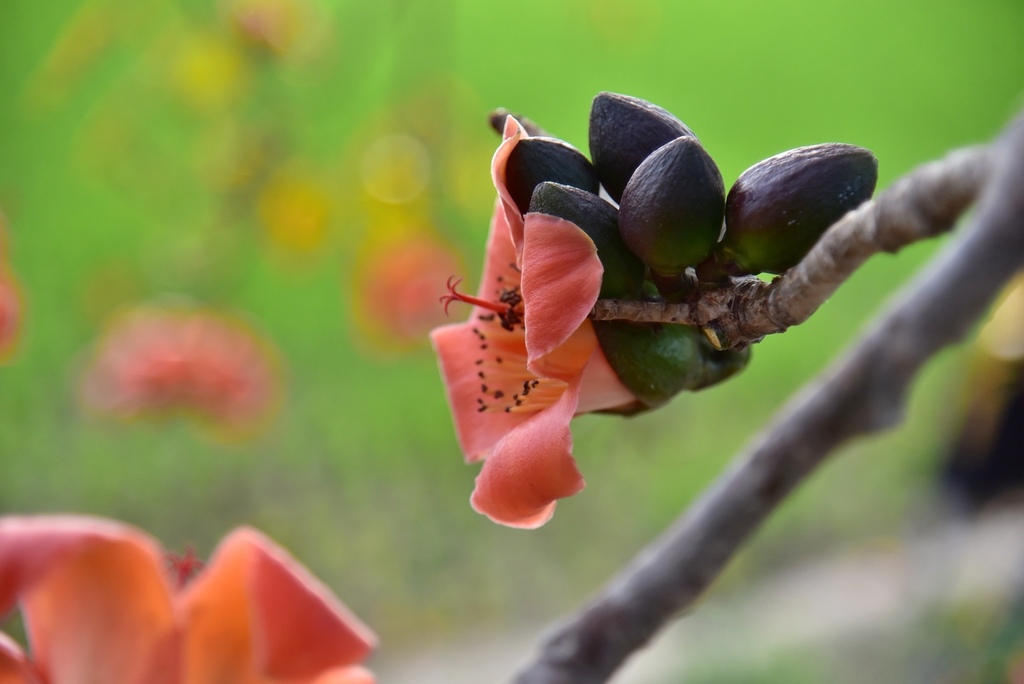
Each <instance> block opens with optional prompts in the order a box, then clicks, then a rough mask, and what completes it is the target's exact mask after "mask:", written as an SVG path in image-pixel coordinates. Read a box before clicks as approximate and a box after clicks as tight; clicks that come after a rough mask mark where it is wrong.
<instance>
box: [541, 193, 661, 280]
mask: <svg viewBox="0 0 1024 684" xmlns="http://www.w3.org/2000/svg"><path fill="white" fill-rule="evenodd" d="M530 211H531V212H537V213H541V214H547V215H548V216H557V217H558V218H562V219H565V220H566V221H570V222H572V223H575V224H576V225H577V226H579V227H580V229H581V230H582V231H583V232H584V233H586V234H587V235H588V236H589V237H590V239H591V240H593V241H594V246H595V247H597V257H598V258H599V259H600V260H601V265H602V266H604V275H603V276H602V278H601V293H600V295H599V296H600V297H601V298H602V299H610V298H611V299H614V298H618V299H634V298H637V297H639V296H640V294H641V291H642V289H643V284H644V275H645V274H646V271H647V269H646V268H645V267H644V264H643V262H642V261H640V260H639V259H637V258H636V257H635V256H634V255H633V253H632V252H630V251H629V249H628V248H627V247H626V245H625V244H623V242H622V237H621V236H620V235H619V221H618V215H619V212H618V210H617V209H616V208H615V207H614V206H612V205H611V204H610V203H609V202H606V201H604V200H603V199H601V198H600V197H598V196H597V195H594V194H591V193H589V192H585V191H583V190H579V189H578V188H573V187H570V186H568V185H559V184H558V183H541V184H540V185H538V186H537V188H536V189H535V190H534V191H533V199H532V200H531V201H530Z"/></svg>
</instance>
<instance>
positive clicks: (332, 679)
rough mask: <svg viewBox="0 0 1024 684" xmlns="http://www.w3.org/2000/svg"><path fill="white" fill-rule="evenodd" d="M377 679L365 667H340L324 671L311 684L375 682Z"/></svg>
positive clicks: (369, 683) (365, 683)
mask: <svg viewBox="0 0 1024 684" xmlns="http://www.w3.org/2000/svg"><path fill="white" fill-rule="evenodd" d="M376 681H377V680H376V679H375V678H374V676H373V673H372V672H370V671H369V670H367V669H366V668H365V667H359V666H358V665H355V666H353V667H340V668H337V669H334V670H330V671H328V672H324V673H323V674H321V675H320V676H319V677H317V678H316V679H314V680H313V681H312V682H311V684H374V683H375V682H376Z"/></svg>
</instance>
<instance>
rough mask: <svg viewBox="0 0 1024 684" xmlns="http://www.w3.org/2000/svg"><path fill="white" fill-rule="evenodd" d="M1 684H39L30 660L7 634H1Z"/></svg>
mask: <svg viewBox="0 0 1024 684" xmlns="http://www.w3.org/2000/svg"><path fill="white" fill-rule="evenodd" d="M0 684H39V678H38V677H37V676H36V674H35V672H33V670H32V665H31V663H29V662H28V658H26V657H25V654H24V653H23V652H22V650H21V648H20V647H19V646H18V644H17V643H15V641H14V640H13V639H11V638H10V637H8V636H7V635H6V634H0Z"/></svg>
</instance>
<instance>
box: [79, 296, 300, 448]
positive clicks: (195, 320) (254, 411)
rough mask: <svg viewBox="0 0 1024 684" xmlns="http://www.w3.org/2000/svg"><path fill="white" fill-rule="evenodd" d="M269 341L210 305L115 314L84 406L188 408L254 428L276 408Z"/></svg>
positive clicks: (127, 414)
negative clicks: (206, 308)
mask: <svg viewBox="0 0 1024 684" xmlns="http://www.w3.org/2000/svg"><path fill="white" fill-rule="evenodd" d="M275 359H276V355H275V354H273V353H272V351H271V349H270V346H269V344H268V343H267V342H265V341H264V340H262V339H261V338H260V337H258V336H257V335H256V333H255V332H254V331H253V330H251V329H250V328H249V327H247V326H245V325H243V324H242V323H241V322H239V321H236V320H232V319H229V318H227V317H226V316H223V315H220V314H217V313H214V312H212V311H206V310H193V309H184V308H182V309H158V308H140V309H137V310H134V311H131V312H129V313H127V314H122V315H121V316H119V317H117V318H115V320H114V321H113V322H112V323H111V324H110V325H109V327H108V329H107V331H106V332H105V333H104V335H103V337H102V339H101V340H100V342H99V344H98V345H97V347H96V350H95V352H94V355H93V358H92V360H91V362H90V363H89V365H88V367H87V368H86V369H85V372H84V374H83V375H82V378H81V396H82V400H83V402H84V404H85V405H86V406H87V407H88V408H90V409H92V410H94V411H96V412H99V413H106V414H112V415H114V416H117V417H120V418H132V417H135V416H138V415H144V414H162V413H172V412H175V411H179V410H185V411H189V412H192V413H194V414H197V415H198V416H200V417H202V418H205V419H207V420H208V421H210V422H212V423H213V424H215V425H217V426H218V427H221V428H225V429H227V430H229V431H231V432H248V431H250V430H252V429H253V428H256V427H258V426H259V425H260V424H262V423H263V422H264V421H265V420H266V419H267V418H269V417H270V415H271V414H272V413H273V411H274V410H275V409H276V408H277V405H278V401H279V396H280V385H281V383H280V375H279V372H278V368H277V363H276V360H275Z"/></svg>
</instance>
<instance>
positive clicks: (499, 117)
mask: <svg viewBox="0 0 1024 684" xmlns="http://www.w3.org/2000/svg"><path fill="white" fill-rule="evenodd" d="M510 116H511V117H514V118H515V120H516V121H518V122H519V125H520V126H522V127H523V130H525V131H526V132H527V133H528V134H529V135H532V136H547V132H546V131H545V130H544V129H543V128H541V127H540V126H538V125H537V124H536V123H534V122H533V121H532V120H531V119H527V118H526V117H525V116H523V115H522V114H516V113H515V112H510V111H508V110H507V109H505V108H504V107H499V108H498V109H495V110H494V111H493V112H491V113H490V114H489V115H488V116H487V122H488V123H489V124H491V128H493V129H494V131H495V132H496V133H497V134H498V135H503V134H504V133H505V119H507V118H508V117H510Z"/></svg>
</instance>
